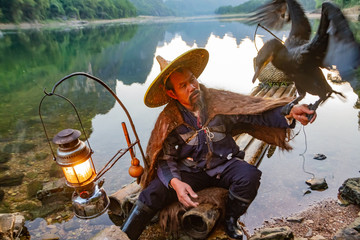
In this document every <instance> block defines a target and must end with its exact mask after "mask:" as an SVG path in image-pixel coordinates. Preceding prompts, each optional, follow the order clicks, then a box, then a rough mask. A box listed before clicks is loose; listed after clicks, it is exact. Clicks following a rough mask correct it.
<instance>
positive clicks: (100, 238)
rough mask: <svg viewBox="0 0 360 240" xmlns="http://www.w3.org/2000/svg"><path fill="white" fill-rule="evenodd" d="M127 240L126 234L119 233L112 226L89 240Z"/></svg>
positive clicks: (118, 229) (118, 230)
mask: <svg viewBox="0 0 360 240" xmlns="http://www.w3.org/2000/svg"><path fill="white" fill-rule="evenodd" d="M105 239H106V240H129V238H128V236H127V235H126V233H124V232H123V231H121V229H120V228H119V227H118V226H115V225H112V226H111V227H108V228H105V229H104V230H102V231H100V232H99V233H98V234H96V235H95V236H94V237H92V238H91V240H105Z"/></svg>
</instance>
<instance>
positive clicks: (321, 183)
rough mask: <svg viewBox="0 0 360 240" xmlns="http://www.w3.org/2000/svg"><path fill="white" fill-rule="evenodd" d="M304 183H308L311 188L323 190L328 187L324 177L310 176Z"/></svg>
mask: <svg viewBox="0 0 360 240" xmlns="http://www.w3.org/2000/svg"><path fill="white" fill-rule="evenodd" d="M306 184H307V185H309V186H310V188H311V189H312V190H325V189H327V188H328V185H327V183H326V181H325V178H310V179H309V180H307V181H306Z"/></svg>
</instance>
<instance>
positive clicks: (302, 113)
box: [286, 104, 316, 125]
mask: <svg viewBox="0 0 360 240" xmlns="http://www.w3.org/2000/svg"><path fill="white" fill-rule="evenodd" d="M310 114H314V116H313V117H312V118H311V120H310V121H309V119H308V116H307V115H310ZM286 118H288V119H290V118H295V119H296V120H298V121H299V122H300V123H301V124H302V125H307V124H308V123H309V122H310V123H312V122H314V121H315V119H316V112H315V111H314V110H310V109H309V108H308V105H306V104H302V105H295V106H294V107H293V108H292V109H291V111H290V113H289V115H287V116H286Z"/></svg>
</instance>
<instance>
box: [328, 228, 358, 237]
mask: <svg viewBox="0 0 360 240" xmlns="http://www.w3.org/2000/svg"><path fill="white" fill-rule="evenodd" d="M333 240H360V233H358V232H357V231H356V230H355V229H352V228H345V229H340V230H339V231H337V232H336V234H335V236H334V238H333Z"/></svg>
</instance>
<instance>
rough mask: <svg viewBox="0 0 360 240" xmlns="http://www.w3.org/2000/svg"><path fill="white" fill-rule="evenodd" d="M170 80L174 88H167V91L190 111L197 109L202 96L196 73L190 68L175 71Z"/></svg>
mask: <svg viewBox="0 0 360 240" xmlns="http://www.w3.org/2000/svg"><path fill="white" fill-rule="evenodd" d="M168 81H170V82H171V83H172V85H173V88H174V90H167V91H166V93H167V94H168V95H169V96H170V97H172V98H174V99H176V100H178V101H179V102H180V103H181V104H182V105H183V106H184V107H186V108H187V109H189V110H190V111H194V110H196V107H197V103H198V102H199V101H201V98H200V87H199V82H198V81H197V79H196V77H195V76H194V74H193V73H192V72H191V71H190V70H188V69H183V71H181V72H173V73H172V74H171V75H170V77H169V79H168Z"/></svg>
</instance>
